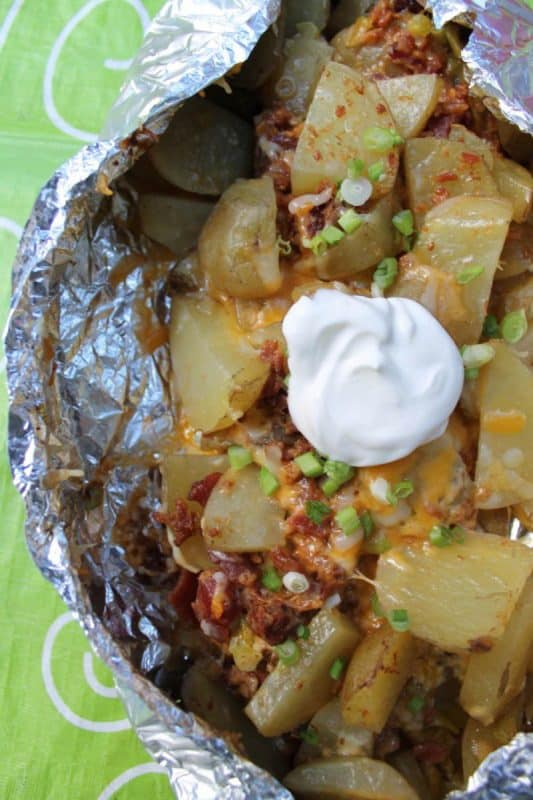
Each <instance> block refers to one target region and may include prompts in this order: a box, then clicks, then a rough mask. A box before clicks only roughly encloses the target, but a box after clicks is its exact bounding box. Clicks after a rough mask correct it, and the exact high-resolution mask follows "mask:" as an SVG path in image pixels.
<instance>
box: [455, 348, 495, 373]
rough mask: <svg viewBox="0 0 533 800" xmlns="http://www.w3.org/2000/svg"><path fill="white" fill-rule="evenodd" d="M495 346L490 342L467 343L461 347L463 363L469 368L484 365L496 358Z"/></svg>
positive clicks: (477, 367)
mask: <svg viewBox="0 0 533 800" xmlns="http://www.w3.org/2000/svg"><path fill="white" fill-rule="evenodd" d="M494 355H495V353H494V348H493V347H491V346H490V344H467V345H464V347H462V348H461V356H462V357H463V364H464V365H465V367H466V368H467V369H468V368H470V367H475V368H476V369H479V367H483V366H484V365H485V364H488V363H489V361H492V359H493V358H494Z"/></svg>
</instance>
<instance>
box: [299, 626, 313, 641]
mask: <svg viewBox="0 0 533 800" xmlns="http://www.w3.org/2000/svg"><path fill="white" fill-rule="evenodd" d="M296 636H297V637H298V639H303V640H304V641H307V639H309V637H310V636H311V631H310V629H309V627H308V626H307V625H298V627H297V628H296Z"/></svg>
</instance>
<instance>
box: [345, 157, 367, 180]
mask: <svg viewBox="0 0 533 800" xmlns="http://www.w3.org/2000/svg"><path fill="white" fill-rule="evenodd" d="M364 168H365V162H364V161H363V159H362V158H352V160H351V161H348V164H347V171H348V177H349V178H353V179H355V178H358V177H359V176H360V175H362V174H363V170H364Z"/></svg>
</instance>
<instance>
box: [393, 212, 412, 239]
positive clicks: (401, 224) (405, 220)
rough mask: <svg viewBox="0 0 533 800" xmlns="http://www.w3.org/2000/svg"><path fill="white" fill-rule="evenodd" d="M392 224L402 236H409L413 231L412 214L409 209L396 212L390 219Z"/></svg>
mask: <svg viewBox="0 0 533 800" xmlns="http://www.w3.org/2000/svg"><path fill="white" fill-rule="evenodd" d="M392 224H393V225H394V227H395V228H396V230H398V231H400V233H401V234H403V235H404V236H411V234H412V233H413V231H414V229H415V228H414V217H413V212H412V211H411V210H410V209H409V208H406V209H404V210H403V211H398V213H397V214H395V215H394V216H393V218H392Z"/></svg>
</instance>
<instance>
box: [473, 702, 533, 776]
mask: <svg viewBox="0 0 533 800" xmlns="http://www.w3.org/2000/svg"><path fill="white" fill-rule="evenodd" d="M523 707H524V701H523V698H521V697H519V698H517V699H516V700H514V701H513V702H512V703H511V705H510V706H509V707H508V708H507V709H506V711H505V713H504V715H503V716H502V717H501V718H500V719H499V720H498V721H497V722H494V723H492V725H482V724H481V722H478V721H477V720H475V719H469V720H468V722H467V723H466V726H465V729H464V731H463V739H462V747H461V750H462V759H463V776H464V779H465V781H466V780H467V779H468V778H469V777H470V775H472V773H473V772H475V771H476V769H477V768H478V767H479V765H480V764H481V762H482V761H484V760H485V759H486V758H487V756H488V755H490V754H491V753H492V752H493V751H494V750H496V749H497V748H498V747H503V745H505V744H507V743H508V742H510V741H511V739H512V738H513V736H514V735H515V734H517V733H518V731H519V730H520V727H521V721H522V714H523Z"/></svg>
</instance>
